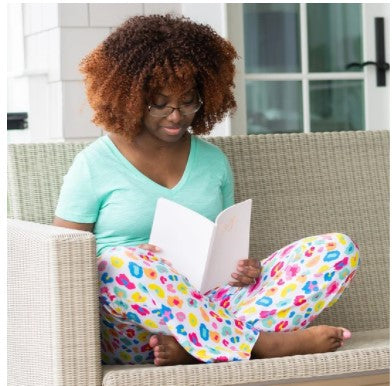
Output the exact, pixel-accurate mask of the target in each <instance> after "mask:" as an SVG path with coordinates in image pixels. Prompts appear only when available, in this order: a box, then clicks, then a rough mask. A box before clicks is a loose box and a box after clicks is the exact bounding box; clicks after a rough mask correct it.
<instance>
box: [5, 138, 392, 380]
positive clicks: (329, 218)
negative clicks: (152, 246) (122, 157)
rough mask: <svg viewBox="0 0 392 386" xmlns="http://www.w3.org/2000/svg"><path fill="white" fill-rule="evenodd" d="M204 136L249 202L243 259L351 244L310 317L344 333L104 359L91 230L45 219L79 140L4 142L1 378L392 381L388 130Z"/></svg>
mask: <svg viewBox="0 0 392 386" xmlns="http://www.w3.org/2000/svg"><path fill="white" fill-rule="evenodd" d="M209 140H210V141H212V142H213V143H215V144H217V145H218V146H220V147H221V148H222V149H223V151H224V152H225V153H226V154H227V155H228V158H229V160H230V162H231V165H232V167H233V171H234V176H235V180H236V201H241V200H244V199H246V198H252V199H253V212H252V227H251V248H250V251H251V252H250V256H253V257H259V258H265V257H267V256H268V254H270V253H271V252H273V251H274V250H276V249H278V248H280V247H282V246H283V245H286V244H288V243H290V242H292V241H294V240H297V239H299V238H302V237H305V236H309V235H314V234H320V233H326V232H335V231H338V232H342V233H346V234H348V235H350V236H351V237H352V238H353V239H354V240H355V241H356V242H357V244H358V245H359V247H360V254H361V259H362V265H361V267H360V270H359V272H358V274H357V276H356V277H355V279H354V281H353V283H352V285H351V287H350V288H349V289H348V290H347V291H346V292H345V293H344V294H343V296H342V298H341V299H340V300H339V302H338V303H337V304H335V305H334V306H333V307H332V308H330V309H328V310H326V311H324V312H323V314H322V315H321V316H320V317H319V318H318V319H317V320H316V324H332V325H337V326H345V327H347V328H349V329H351V331H353V337H352V339H350V340H349V341H347V342H346V343H345V345H344V346H343V347H342V348H341V349H339V350H338V351H336V352H334V353H326V354H315V355H302V356H291V357H283V358H274V359H261V360H251V361H243V362H233V363H217V364H197V365H179V366H171V367H156V366H153V365H142V366H102V365H101V360H100V347H99V316H98V274H97V269H96V262H95V259H96V258H95V239H94V236H93V235H92V234H91V233H88V232H81V231H75V230H68V229H65V228H58V227H54V226H51V225H48V224H51V222H52V218H53V213H54V209H55V207H56V202H57V197H58V194H59V190H60V187H61V185H62V178H63V176H64V174H65V173H66V171H67V169H68V168H69V166H70V164H71V162H72V160H73V158H74V157H75V155H76V154H77V153H78V152H79V151H80V150H82V149H83V148H84V146H86V144H85V143H47V144H17V145H9V149H8V203H9V217H10V219H9V220H8V377H9V382H8V384H9V385H11V386H30V385H37V386H44V385H48V386H57V385H63V386H73V385H75V386H94V385H105V386H109V385H111V386H114V385H116V386H120V385H121V386H123V385H154V386H157V385H203V386H205V385H232V384H246V385H266V384H268V385H278V384H283V383H287V382H290V383H295V382H297V383H298V384H302V383H301V382H310V383H303V384H309V385H314V384H315V383H316V381H317V384H320V385H323V384H336V385H362V384H363V385H364V384H366V385H370V384H377V385H381V384H385V385H386V384H388V375H387V374H388V372H389V330H388V326H389V228H388V227H389V192H388V187H389V183H388V177H389V164H388V161H389V134H388V132H386V131H380V132H341V133H314V134H276V135H264V136H262V135H260V136H233V137H217V138H210V139H209ZM318 382H320V383H318ZM323 382H324V383H323ZM325 382H326V383H325ZM334 382H335V383H334ZM372 382H373V383H372Z"/></svg>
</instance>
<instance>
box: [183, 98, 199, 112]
mask: <svg viewBox="0 0 392 386" xmlns="http://www.w3.org/2000/svg"><path fill="white" fill-rule="evenodd" d="M200 106H201V103H200V101H199V100H197V101H196V102H194V103H192V104H189V105H182V106H180V112H181V114H182V115H190V114H193V113H195V112H196V111H197V110H199V109H200Z"/></svg>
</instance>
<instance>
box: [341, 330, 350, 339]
mask: <svg viewBox="0 0 392 386" xmlns="http://www.w3.org/2000/svg"><path fill="white" fill-rule="evenodd" d="M349 338H351V331H349V330H347V328H343V339H349Z"/></svg>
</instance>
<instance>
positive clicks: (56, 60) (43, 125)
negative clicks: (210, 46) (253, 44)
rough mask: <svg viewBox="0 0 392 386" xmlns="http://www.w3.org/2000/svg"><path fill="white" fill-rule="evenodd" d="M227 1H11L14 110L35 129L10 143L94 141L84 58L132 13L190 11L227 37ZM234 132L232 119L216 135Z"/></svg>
mask: <svg viewBox="0 0 392 386" xmlns="http://www.w3.org/2000/svg"><path fill="white" fill-rule="evenodd" d="M225 7H226V6H225V4H223V3H214V4H180V3H173V4H171V3H156V4H153V3H144V4H142V3H138V4H134V3H121V4H103V3H94V4H83V3H64V4H52V3H45V4H43V3H30V4H8V7H7V11H8V46H7V54H8V56H7V57H8V61H7V64H8V86H7V90H8V101H7V111H8V112H27V113H28V115H29V118H28V122H29V127H28V129H25V130H13V131H8V132H7V135H8V142H14V143H15V142H47V141H63V140H67V141H73V140H74V141H75V140H84V139H87V140H90V139H93V138H97V137H98V136H100V135H101V134H102V129H101V128H99V127H96V126H95V125H94V124H92V123H91V117H92V111H91V109H90V107H89V105H88V103H87V100H86V98H85V95H84V86H83V82H82V76H81V74H80V73H79V71H78V65H79V63H80V61H81V59H82V58H83V57H84V56H85V55H86V54H87V53H88V52H89V51H91V50H92V49H93V48H94V47H96V46H97V45H98V44H99V43H100V42H101V41H102V40H103V39H105V38H106V37H107V36H108V35H109V34H110V32H111V31H113V29H114V28H115V27H117V26H118V25H119V24H121V23H122V22H123V21H124V20H125V19H127V18H128V17H130V16H134V15H140V14H144V15H147V14H152V13H168V12H171V13H174V14H184V15H185V16H188V17H190V18H191V19H193V20H195V21H198V22H202V23H209V24H210V25H211V26H212V27H213V28H215V29H216V30H217V32H218V33H220V34H221V35H222V36H226V35H227V32H226V30H227V25H226V13H225V12H226V11H225V9H226V8H225ZM229 133H230V122H229V120H228V119H227V120H225V121H224V122H223V123H221V124H219V125H217V127H216V129H215V130H214V135H227V134H229Z"/></svg>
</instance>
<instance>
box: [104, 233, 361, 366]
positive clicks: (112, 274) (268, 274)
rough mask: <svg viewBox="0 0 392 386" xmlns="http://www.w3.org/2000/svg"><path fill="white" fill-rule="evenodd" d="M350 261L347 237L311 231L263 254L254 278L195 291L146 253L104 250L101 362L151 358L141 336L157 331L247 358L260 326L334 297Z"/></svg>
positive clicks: (300, 322)
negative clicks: (249, 281) (240, 283)
mask: <svg viewBox="0 0 392 386" xmlns="http://www.w3.org/2000/svg"><path fill="white" fill-rule="evenodd" d="M167 259H170V256H167ZM358 265H359V253H358V248H357V246H356V245H355V243H354V242H353V241H352V240H351V239H350V238H349V237H348V236H346V235H344V234H341V233H331V234H325V235H319V236H312V237H307V238H304V239H301V240H299V241H296V242H294V243H292V244H290V245H288V246H286V247H284V248H282V249H280V250H278V251H276V252H274V253H273V254H272V255H270V256H269V257H268V258H266V259H264V260H263V261H262V262H261V269H262V271H261V274H260V276H259V278H258V279H257V280H256V282H255V283H254V284H252V285H249V286H245V287H232V286H230V285H225V286H222V287H218V288H215V289H213V290H210V291H208V292H207V293H205V294H202V293H200V292H198V291H197V290H196V289H195V288H193V287H192V285H191V284H190V283H189V281H188V280H187V278H186V277H184V276H183V275H181V274H180V273H179V272H176V271H175V270H174V269H173V268H172V267H171V266H170V265H169V264H168V263H167V261H166V260H165V259H162V258H158V257H157V256H155V255H154V254H153V253H152V252H149V251H146V250H144V249H140V248H137V247H116V248H111V249H108V250H106V251H105V252H104V253H103V254H102V255H101V256H100V257H99V258H98V270H99V277H100V316H101V347H102V361H103V363H104V364H140V363H152V362H153V359H154V355H153V350H152V349H151V347H150V346H149V344H148V342H149V339H150V337H151V335H154V334H158V333H163V334H165V335H172V336H174V337H175V339H176V340H177V341H178V343H179V344H180V345H181V346H182V347H183V348H184V349H185V350H186V351H187V352H188V353H190V354H191V355H193V356H194V357H195V358H197V359H198V360H200V361H202V362H222V361H236V360H246V359H250V355H251V351H252V347H253V345H254V344H255V342H256V340H257V338H258V335H259V332H260V331H270V332H271V331H275V332H279V331H294V330H297V329H302V328H305V327H306V326H308V324H309V323H310V322H312V321H313V320H314V319H315V318H316V317H317V315H319V314H320V312H322V310H323V309H324V308H326V307H330V306H331V305H333V304H334V303H335V302H336V301H337V300H338V299H339V297H340V295H341V294H342V292H343V291H344V290H345V288H347V287H348V285H349V283H350V282H351V280H352V278H353V277H354V275H355V272H356V269H357V267H358Z"/></svg>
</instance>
